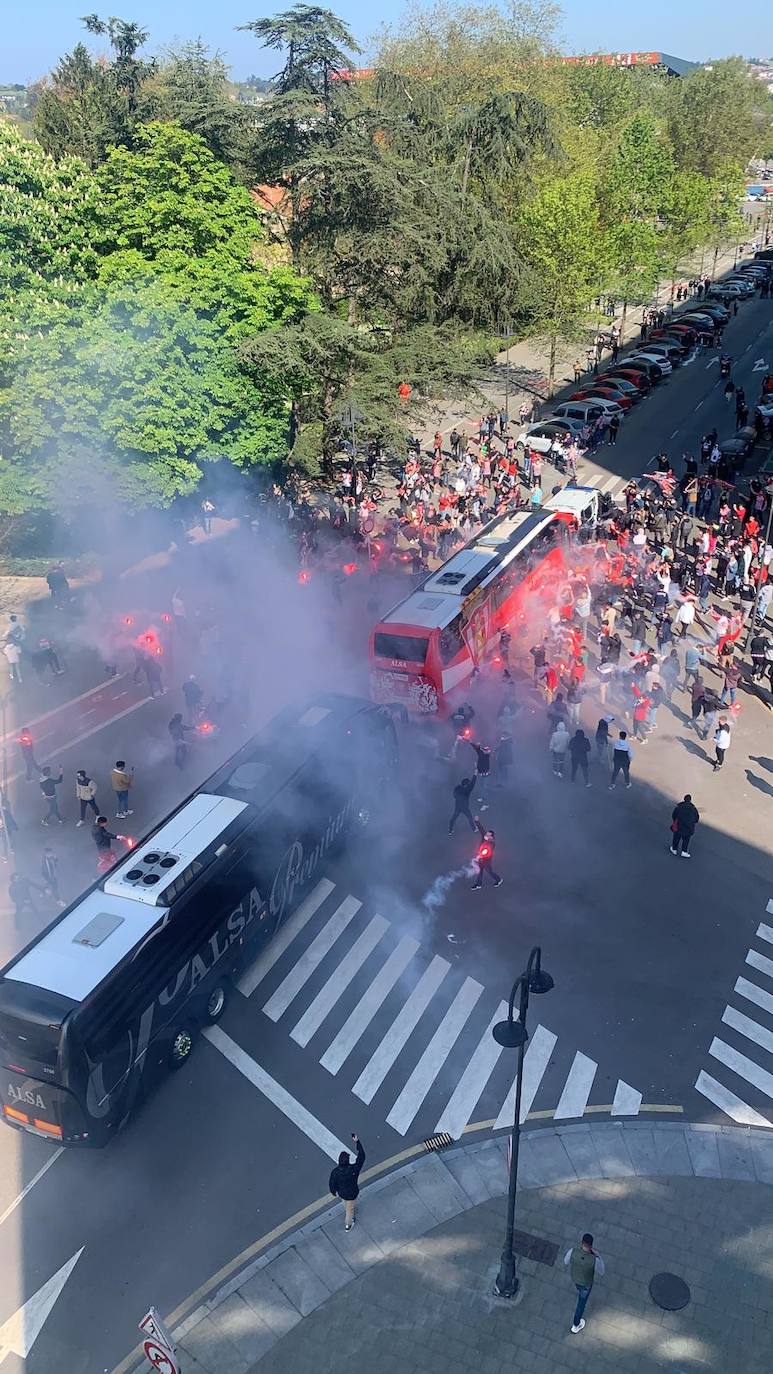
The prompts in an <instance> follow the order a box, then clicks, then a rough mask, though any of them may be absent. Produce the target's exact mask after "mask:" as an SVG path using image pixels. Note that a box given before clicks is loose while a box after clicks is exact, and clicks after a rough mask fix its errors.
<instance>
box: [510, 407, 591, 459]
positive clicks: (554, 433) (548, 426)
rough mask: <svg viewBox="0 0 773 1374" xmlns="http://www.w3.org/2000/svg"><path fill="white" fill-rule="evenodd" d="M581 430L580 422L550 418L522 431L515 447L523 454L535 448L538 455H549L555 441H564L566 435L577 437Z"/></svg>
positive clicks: (528, 426)
mask: <svg viewBox="0 0 773 1374" xmlns="http://www.w3.org/2000/svg"><path fill="white" fill-rule="evenodd" d="M581 429H582V424H581V423H580V422H579V421H578V422H577V423H575V422H574V421H572V420H567V419H560V418H559V417H557V416H556V417H553V416H549V417H548V419H546V420H539V421H538V422H537V423H536V424H533V425H527V427H526V429H523V430H521V433H520V434H519V435H518V438H517V439H516V441H515V447H516V448H517V449H520V450H521V452H523V450H524V449H525V448H533V449H534V450H535V451H536V452H537V453H547V452H548V450H549V449H550V445H551V444H552V443H553V441H554V440H555V439H563V437H564V435H565V434H572V435H573V436H575V437H576V436H577V435H578V434H579V432H580V430H581Z"/></svg>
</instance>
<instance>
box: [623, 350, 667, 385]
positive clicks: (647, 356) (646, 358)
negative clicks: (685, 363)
mask: <svg viewBox="0 0 773 1374" xmlns="http://www.w3.org/2000/svg"><path fill="white" fill-rule="evenodd" d="M628 356H629V359H630V361H631V362H633V361H634V359H637V358H641V360H642V362H643V363H654V364H655V367H657V368H659V369H660V371H661V373H662V374H663V376H664V377H667V376H668V375H669V373H670V372H671V370H672V369H671V364H670V362H669V360H668V358H658V357H656V356H655V354H654V353H650V351H649V349H648V348H647V346H646V344H643V345H642V347H641V348H637V350H636V352H635V353H630V354H629V355H628Z"/></svg>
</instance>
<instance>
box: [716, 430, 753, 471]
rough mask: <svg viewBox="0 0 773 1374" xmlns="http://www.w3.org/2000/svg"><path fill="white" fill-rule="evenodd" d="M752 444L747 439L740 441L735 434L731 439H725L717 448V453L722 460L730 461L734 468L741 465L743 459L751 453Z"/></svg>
mask: <svg viewBox="0 0 773 1374" xmlns="http://www.w3.org/2000/svg"><path fill="white" fill-rule="evenodd" d="M753 442H754V441H753V440H752V443H750V442H749V440H748V439H741V438H739V436H738V435H737V434H736V435H734V437H733V438H732V439H725V440H724V441H723V442H722V443H721V444H720V446H719V451H720V453H721V454H722V457H723V458H728V459H731V460H732V461H733V462H734V463H735V466H736V467H740V466H741V465H742V464H743V460H744V458H746V456H747V454H749V453H751V451H752V445H753Z"/></svg>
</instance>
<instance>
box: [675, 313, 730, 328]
mask: <svg viewBox="0 0 773 1374" xmlns="http://www.w3.org/2000/svg"><path fill="white" fill-rule="evenodd" d="M684 323H685V324H688V325H690V327H691V328H692V329H695V330H697V332H698V333H699V334H703V333H704V331H705V330H707V329H710V330H712V331H713V330H714V329H716V328H717V324H718V323H720V324H721V325H725V324H726V323H727V321H726V320H722V321H717V319H716V317H715V316H714V315H712V314H710V312H709V311H708V310H693V311H691V313H690V314H689V315H685V317H684Z"/></svg>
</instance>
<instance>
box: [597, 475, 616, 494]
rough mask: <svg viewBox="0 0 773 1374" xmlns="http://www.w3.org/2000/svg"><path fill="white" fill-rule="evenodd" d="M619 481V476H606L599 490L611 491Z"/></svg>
mask: <svg viewBox="0 0 773 1374" xmlns="http://www.w3.org/2000/svg"><path fill="white" fill-rule="evenodd" d="M619 481H620V478H619V477H608V478H607V480H606V482H605V483H604V485H603V487H599V491H602V492H604V491H611V490H612V488H613V487H616V486H617V484H618V482H619Z"/></svg>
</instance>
